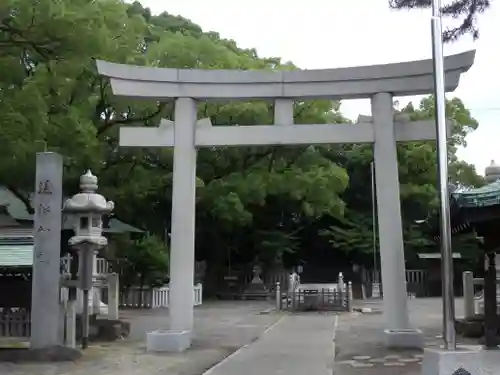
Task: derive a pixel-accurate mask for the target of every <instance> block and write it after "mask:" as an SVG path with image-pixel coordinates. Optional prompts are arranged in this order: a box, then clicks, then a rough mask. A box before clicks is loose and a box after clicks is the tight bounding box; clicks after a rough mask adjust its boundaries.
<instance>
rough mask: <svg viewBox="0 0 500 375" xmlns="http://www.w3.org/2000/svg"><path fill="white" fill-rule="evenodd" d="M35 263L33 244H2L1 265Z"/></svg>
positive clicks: (10, 265)
mask: <svg viewBox="0 0 500 375" xmlns="http://www.w3.org/2000/svg"><path fill="white" fill-rule="evenodd" d="M32 265H33V245H27V244H26V245H21V244H10V245H9V244H0V267H23V266H29V267H31V266H32Z"/></svg>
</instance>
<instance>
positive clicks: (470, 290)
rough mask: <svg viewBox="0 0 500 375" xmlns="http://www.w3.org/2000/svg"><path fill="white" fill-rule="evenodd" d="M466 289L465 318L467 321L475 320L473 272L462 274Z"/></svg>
mask: <svg viewBox="0 0 500 375" xmlns="http://www.w3.org/2000/svg"><path fill="white" fill-rule="evenodd" d="M462 282H463V288H464V316H465V319H470V318H473V317H474V315H475V314H476V313H475V306H474V275H473V273H472V272H471V271H465V272H464V273H463V274H462Z"/></svg>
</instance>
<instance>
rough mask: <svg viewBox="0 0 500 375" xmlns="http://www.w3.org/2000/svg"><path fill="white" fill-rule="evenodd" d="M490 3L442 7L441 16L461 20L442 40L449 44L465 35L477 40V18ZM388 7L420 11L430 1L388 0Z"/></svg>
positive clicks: (468, 0) (475, 0)
mask: <svg viewBox="0 0 500 375" xmlns="http://www.w3.org/2000/svg"><path fill="white" fill-rule="evenodd" d="M491 3H492V1H491V0H453V1H451V2H449V3H448V4H446V5H445V6H443V7H442V8H441V14H442V15H443V16H445V17H451V18H454V19H460V20H461V23H459V24H458V26H456V27H452V28H449V29H446V30H445V31H444V32H443V39H444V40H445V41H446V42H451V41H455V40H457V39H458V38H460V37H461V36H463V35H465V34H472V36H473V38H474V39H477V38H479V28H478V27H477V16H478V15H479V14H481V13H484V12H485V11H486V10H488V9H489V8H490V6H491ZM389 5H390V7H391V8H393V9H421V8H429V7H430V6H431V0H389Z"/></svg>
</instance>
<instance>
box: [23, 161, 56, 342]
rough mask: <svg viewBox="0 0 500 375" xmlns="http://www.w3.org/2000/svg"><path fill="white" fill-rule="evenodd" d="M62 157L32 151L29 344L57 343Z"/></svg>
mask: <svg viewBox="0 0 500 375" xmlns="http://www.w3.org/2000/svg"><path fill="white" fill-rule="evenodd" d="M62 176H63V158H62V156H61V155H59V154H56V153H53V152H43V153H38V154H37V155H36V184H35V200H34V209H35V218H34V228H33V232H34V239H35V245H34V250H33V284H32V285H33V286H32V293H31V342H30V343H31V348H47V347H52V346H56V345H60V344H61V342H60V340H59V335H58V326H59V322H58V321H59V316H60V313H59V282H60V252H61V217H62V206H61V205H62Z"/></svg>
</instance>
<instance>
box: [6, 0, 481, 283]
mask: <svg viewBox="0 0 500 375" xmlns="http://www.w3.org/2000/svg"><path fill="white" fill-rule="evenodd" d="M94 59H105V60H109V61H114V62H120V63H129V64H136V65H146V66H153V67H173V68H217V69H284V70H291V69H296V67H295V66H294V65H293V64H291V63H289V62H283V61H281V59H280V58H276V57H269V58H263V57H260V56H258V54H257V52H256V51H255V50H254V49H241V48H239V47H238V46H237V45H236V43H235V42H234V41H232V40H225V39H222V38H220V36H219V35H218V34H217V33H215V32H203V30H202V29H201V28H200V27H199V26H198V25H196V24H194V23H192V22H191V21H189V20H187V19H184V18H182V17H179V16H172V15H170V14H168V13H162V14H160V15H153V14H152V13H151V11H150V10H149V9H146V8H144V7H143V6H141V4H140V3H138V2H134V3H133V4H127V3H125V2H123V1H121V0H100V1H86V0H37V1H32V0H6V1H3V2H2V3H1V4H0V113H1V114H2V116H0V144H1V145H2V148H0V159H1V160H2V163H0V184H4V185H7V186H9V187H10V188H11V189H13V191H15V192H16V194H18V195H19V196H20V197H22V196H23V193H22V192H23V191H25V192H29V191H31V190H32V187H33V184H34V165H35V163H34V158H35V153H36V152H37V151H42V150H44V149H47V150H50V151H57V152H60V153H61V154H63V155H64V157H65V177H64V190H65V193H66V194H74V193H75V191H76V189H77V182H78V177H79V175H80V174H81V173H82V172H84V171H85V170H86V169H87V168H92V170H93V172H94V173H96V174H97V175H98V177H99V185H100V189H101V192H102V193H103V194H104V195H105V196H106V198H108V199H111V200H113V201H115V202H116V210H115V211H116V214H117V216H118V217H120V219H121V220H124V221H126V222H129V223H131V224H132V225H134V226H137V227H140V228H144V229H145V230H147V231H148V232H149V233H151V235H150V236H148V237H146V238H145V239H143V240H141V241H139V242H137V241H136V240H131V239H129V238H116V239H115V240H116V241H115V242H117V243H118V245H117V246H115V247H116V249H117V250H116V251H115V256H116V258H117V260H118V261H119V262H118V263H117V264H118V265H119V267H120V272H121V273H122V277H123V279H124V280H125V281H122V284H123V283H125V284H130V283H143V284H144V285H151V284H155V283H162V282H163V281H164V280H165V279H166V277H167V276H168V275H167V274H166V270H167V269H168V267H167V265H168V252H167V249H166V247H165V245H164V244H163V242H162V241H161V240H160V239H159V238H163V237H165V236H166V234H165V228H170V210H171V189H172V166H173V162H172V150H170V149H123V148H120V147H118V129H119V127H120V126H122V125H138V126H157V125H158V123H159V121H160V119H161V118H167V119H171V118H172V116H173V104H172V103H154V102H152V103H145V102H138V101H134V100H128V99H123V98H116V97H114V96H113V95H112V94H111V90H110V87H109V83H108V82H107V81H106V80H105V79H102V78H101V77H99V76H98V75H97V73H96V69H95V64H94ZM432 105H433V104H432V100H431V99H430V98H426V99H424V100H423V101H422V102H421V103H420V106H419V107H418V109H414V108H412V107H407V108H405V109H403V112H406V113H410V115H411V116H412V117H413V118H415V119H417V118H418V119H424V118H431V117H432V115H433V109H432ZM198 111H199V117H200V118H202V117H209V118H210V119H211V121H212V123H213V124H216V125H221V126H233V125H236V124H240V125H254V124H271V123H272V112H273V111H272V104H271V103H269V102H265V101H249V102H227V103H226V102H217V103H208V104H207V103H200V105H199V107H198ZM294 112H295V122H296V123H297V124H306V123H316V124H321V123H349V122H350V121H349V120H348V119H346V118H345V117H344V116H343V115H342V113H341V110H340V103H339V102H335V101H329V100H314V101H305V102H298V103H296V104H295V110H294ZM448 113H449V115H450V116H451V117H452V119H453V120H454V134H453V138H452V140H451V141H450V160H451V164H450V173H451V176H452V180H453V181H454V182H456V183H459V184H462V185H465V186H476V185H479V184H480V183H481V182H482V181H481V178H480V177H479V176H477V174H476V173H475V171H474V169H473V167H472V166H470V165H468V164H466V163H464V162H462V161H459V160H457V158H456V157H455V151H456V147H458V146H460V145H463V144H464V142H465V136H466V135H467V134H468V132H470V131H473V130H474V129H475V128H476V127H477V122H476V121H475V120H474V119H472V118H471V116H470V113H469V111H468V110H467V109H466V108H465V107H464V105H463V103H462V102H461V101H460V100H459V99H453V100H451V101H450V102H449V103H448ZM398 153H399V161H400V180H401V195H402V206H403V214H404V220H405V233H407V235H406V238H407V239H408V238H410V237H411V238H418V237H419V236H420V238H422V237H423V234H422V233H420V232H418V231H417V230H415V229H412V228H413V227H412V223H413V220H414V219H418V218H422V217H423V216H425V215H428V214H429V213H430V212H431V211H432V210H433V207H435V204H436V190H435V183H436V180H435V160H436V158H435V148H434V146H433V144H432V143H410V144H406V145H400V146H399V147H398ZM371 160H372V149H371V146H367V145H346V146H338V145H322V146H309V147H260V148H256V147H242V148H224V147H220V148H215V149H202V150H200V151H199V153H198V169H197V175H198V189H197V233H196V236H197V237H196V243H197V245H196V246H197V248H196V252H197V258H198V259H205V260H207V262H208V264H209V267H208V268H210V264H211V263H212V264H217V265H221V264H222V265H224V264H229V263H231V262H240V263H245V262H250V261H252V260H254V259H255V257H258V258H259V259H260V260H261V261H262V262H263V263H265V265H266V264H267V265H272V264H275V263H276V262H280V261H281V260H283V259H284V258H286V257H287V256H288V255H289V254H291V253H300V252H305V251H306V250H307V251H310V250H309V249H306V247H307V246H306V245H304V244H305V243H306V242H307V241H309V240H307V239H306V238H305V237H306V235H305V233H309V236H311V237H312V238H313V239H312V240H311V243H310V245H311V248H317V247H321V246H327V247H328V248H331V247H334V250H343V251H347V250H350V251H354V252H361V253H366V252H369V251H371V250H370V249H371V230H372V229H371V199H370V197H371V193H370V184H369V178H370V170H369V164H370V162H371ZM12 171H15V172H16V173H12ZM27 198H28V197H27V196H24V199H25V201H26V202H27V203H28V204H29V200H28V199H27ZM344 216H345V218H344ZM319 232H321V233H322V234H323V236H318V233H319ZM326 233H328V235H326ZM167 238H168V236H167ZM329 241H330V243H329ZM411 241H413V242H411V243H414V242H415V241H414V240H411ZM417 242H418V241H417ZM367 244H370V245H367ZM308 246H309V245H308ZM415 246H416V247H419V246H420V247H421V246H423V245H422V244H420V245H418V244H417V245H415ZM411 248H412V249H413V247H411Z"/></svg>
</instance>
